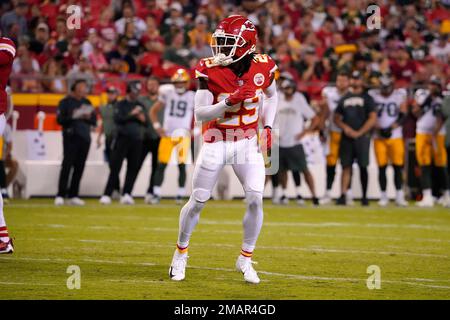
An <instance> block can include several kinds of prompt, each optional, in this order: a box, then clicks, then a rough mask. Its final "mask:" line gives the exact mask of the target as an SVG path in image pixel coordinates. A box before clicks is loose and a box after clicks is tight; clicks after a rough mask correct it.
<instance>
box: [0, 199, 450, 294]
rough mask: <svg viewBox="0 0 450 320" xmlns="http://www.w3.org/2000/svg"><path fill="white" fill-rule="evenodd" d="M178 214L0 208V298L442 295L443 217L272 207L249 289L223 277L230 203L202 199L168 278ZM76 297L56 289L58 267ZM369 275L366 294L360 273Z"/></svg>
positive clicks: (231, 235)
mask: <svg viewBox="0 0 450 320" xmlns="http://www.w3.org/2000/svg"><path fill="white" fill-rule="evenodd" d="M179 208H180V207H179V206H176V205H175V204H173V202H172V201H170V200H165V201H163V203H162V204H161V205H158V206H146V205H144V204H143V202H142V200H138V204H137V205H136V206H130V207H128V206H121V205H112V206H109V207H104V206H100V205H98V204H97V201H94V200H89V201H88V205H87V206H86V207H84V208H77V207H58V208H56V207H54V206H53V205H52V201H51V200H49V199H40V200H31V201H13V203H12V204H10V205H7V206H6V208H5V212H6V219H7V222H8V227H9V230H10V233H11V234H12V235H13V236H14V238H15V248H16V251H15V253H14V254H13V255H2V256H0V271H1V272H0V287H1V288H2V289H1V291H2V294H1V296H0V298H1V299H450V259H449V258H450V210H448V209H443V208H434V209H421V210H418V209H416V208H414V207H412V206H411V207H409V208H404V209H399V208H396V207H394V206H392V207H388V208H383V209H381V208H379V207H377V205H376V204H375V203H372V204H371V207H369V208H364V209H362V208H360V207H359V206H355V207H348V208H340V207H335V206H329V207H321V208H313V207H311V206H306V207H297V206H294V205H292V206H284V207H280V206H273V205H272V204H271V203H270V202H266V203H265V221H264V226H263V229H262V232H261V236H260V240H259V242H258V247H257V250H256V251H255V255H254V260H255V261H257V262H258V264H257V265H256V266H255V269H257V270H258V271H259V273H260V277H261V280H262V281H261V283H260V284H259V285H250V284H246V283H244V282H243V278H242V275H241V274H239V273H237V272H236V271H235V270H234V263H235V259H236V257H237V255H238V253H239V250H240V244H241V237H242V227H241V223H242V216H243V212H244V209H245V206H244V204H243V202H242V201H239V200H236V201H233V202H221V201H211V202H209V203H208V205H207V206H206V208H205V210H204V212H203V213H202V216H201V218H200V224H199V225H198V226H197V229H196V232H195V233H194V235H193V238H192V240H191V247H190V251H189V255H190V258H189V262H188V269H187V277H186V280H185V281H183V282H181V283H177V282H173V281H170V280H169V278H168V274H167V273H168V266H169V263H170V261H171V258H172V254H173V250H174V244H175V241H176V237H177V228H178V213H179ZM70 265H78V266H79V267H80V269H81V289H79V290H76V289H75V290H69V289H68V288H67V286H66V281H67V278H68V277H69V276H70V274H68V273H66V271H67V268H68V266H70ZM370 265H377V266H379V267H380V269H381V289H379V290H369V289H368V288H367V285H366V280H367V277H368V276H369V274H367V267H368V266H370Z"/></svg>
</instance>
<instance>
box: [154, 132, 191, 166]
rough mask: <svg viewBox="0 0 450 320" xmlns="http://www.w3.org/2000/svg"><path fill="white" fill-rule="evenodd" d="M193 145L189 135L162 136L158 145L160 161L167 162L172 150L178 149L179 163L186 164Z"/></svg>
mask: <svg viewBox="0 0 450 320" xmlns="http://www.w3.org/2000/svg"><path fill="white" fill-rule="evenodd" d="M190 147H191V138H189V137H178V138H172V137H162V138H161V140H160V142H159V147H158V161H159V162H160V163H164V164H167V163H169V161H170V157H171V156H172V151H173V149H174V148H175V149H176V150H177V153H178V154H177V160H178V163H179V164H186V162H187V158H188V155H189V148H190Z"/></svg>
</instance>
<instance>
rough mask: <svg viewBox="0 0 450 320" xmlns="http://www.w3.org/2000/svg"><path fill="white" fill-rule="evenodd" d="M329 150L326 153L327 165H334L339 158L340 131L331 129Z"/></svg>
mask: <svg viewBox="0 0 450 320" xmlns="http://www.w3.org/2000/svg"><path fill="white" fill-rule="evenodd" d="M329 144H330V145H329V148H330V152H329V153H328V155H327V166H335V165H336V163H337V161H338V159H339V145H340V144H341V133H340V132H335V131H331V132H330V141H329Z"/></svg>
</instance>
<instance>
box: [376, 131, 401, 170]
mask: <svg viewBox="0 0 450 320" xmlns="http://www.w3.org/2000/svg"><path fill="white" fill-rule="evenodd" d="M374 148H375V157H376V159H377V164H378V166H379V167H384V166H387V165H388V164H389V163H391V164H392V165H394V166H403V164H404V163H405V144H404V142H403V139H402V138H392V139H381V138H377V139H375V140H374Z"/></svg>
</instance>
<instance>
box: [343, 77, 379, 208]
mask: <svg viewBox="0 0 450 320" xmlns="http://www.w3.org/2000/svg"><path fill="white" fill-rule="evenodd" d="M350 86H351V88H352V90H351V92H349V93H347V94H346V95H345V96H343V97H342V98H341V99H340V100H339V103H338V106H337V108H336V112H335V115H334V122H335V123H336V125H337V126H338V127H339V128H341V129H342V131H343V135H342V139H341V143H340V148H339V149H340V150H339V157H340V160H341V165H342V186H341V187H342V194H341V197H340V198H339V199H338V200H337V202H336V204H338V205H345V204H346V197H345V195H346V192H347V190H348V188H349V186H350V179H351V173H352V172H351V170H352V165H353V162H354V161H356V162H357V164H358V167H359V172H360V179H361V189H362V197H361V204H362V205H363V206H367V205H369V201H368V200H367V185H368V180H369V176H368V172H367V166H368V165H369V148H370V131H371V129H372V128H373V127H374V125H375V123H376V120H377V115H376V111H375V102H374V100H373V99H372V97H371V96H370V95H369V94H367V92H365V88H364V83H363V80H362V75H361V73H360V72H359V71H354V72H353V73H352V77H351V80H350Z"/></svg>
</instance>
